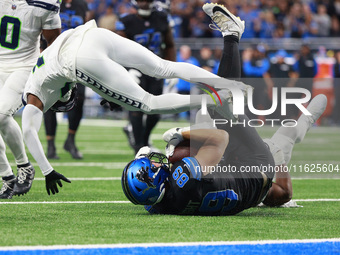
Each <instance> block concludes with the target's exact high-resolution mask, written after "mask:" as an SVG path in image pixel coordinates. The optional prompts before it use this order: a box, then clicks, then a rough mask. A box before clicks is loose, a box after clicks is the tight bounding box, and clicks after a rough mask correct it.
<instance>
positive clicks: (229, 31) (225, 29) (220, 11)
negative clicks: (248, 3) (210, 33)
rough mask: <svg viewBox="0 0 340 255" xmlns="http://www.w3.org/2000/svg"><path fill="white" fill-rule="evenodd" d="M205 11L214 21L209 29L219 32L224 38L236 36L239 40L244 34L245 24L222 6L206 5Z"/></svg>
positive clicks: (204, 6)
mask: <svg viewBox="0 0 340 255" xmlns="http://www.w3.org/2000/svg"><path fill="white" fill-rule="evenodd" d="M202 9H203V11H204V12H205V13H206V14H207V15H209V16H210V17H211V19H212V21H213V23H212V24H210V25H209V27H210V28H211V29H213V30H218V31H220V32H221V33H222V35H223V36H226V35H235V36H238V38H239V40H240V39H241V36H242V34H243V32H244V28H245V22H244V21H243V20H241V19H240V18H239V17H236V16H235V15H234V14H232V13H231V12H230V11H229V10H228V9H227V8H226V7H224V6H223V5H221V4H215V3H206V4H204V5H203V7H202Z"/></svg>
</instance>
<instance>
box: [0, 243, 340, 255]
mask: <svg viewBox="0 0 340 255" xmlns="http://www.w3.org/2000/svg"><path fill="white" fill-rule="evenodd" d="M169 245H170V246H156V245H154V246H152V247H136V245H135V244H134V247H109V248H79V249H78V248H68V249H66V248H65V249H52V248H48V249H46V250H1V247H0V255H24V254H25V255H47V254H48V255H79V254H80V255H104V254H148V255H149V254H150V255H153V254H155V255H156V254H157V255H158V254H226V253H228V254H273V253H275V255H280V254H314V255H319V254H320V255H321V254H339V252H340V242H339V241H336V242H335V241H334V242H332V241H326V242H310V243H308V242H306V243H274V244H273V243H270V244H230V245H229V244H227V245H225V244H223V245H218V244H217V245H187V246H185V245H183V246H174V245H175V244H174V245H173V246H171V244H169Z"/></svg>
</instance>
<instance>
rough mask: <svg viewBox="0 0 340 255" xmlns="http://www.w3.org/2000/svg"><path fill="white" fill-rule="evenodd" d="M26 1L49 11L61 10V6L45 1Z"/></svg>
mask: <svg viewBox="0 0 340 255" xmlns="http://www.w3.org/2000/svg"><path fill="white" fill-rule="evenodd" d="M26 2H27V4H28V5H32V6H35V7H40V8H43V9H45V10H48V11H54V12H58V11H59V7H58V6H55V5H53V4H49V3H45V2H42V1H35V0H26Z"/></svg>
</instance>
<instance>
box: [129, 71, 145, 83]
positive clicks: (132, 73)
mask: <svg viewBox="0 0 340 255" xmlns="http://www.w3.org/2000/svg"><path fill="white" fill-rule="evenodd" d="M129 74H130V76H131V77H132V79H133V80H134V81H135V82H136V83H138V84H140V79H139V78H140V77H142V73H141V72H140V71H138V70H136V69H130V70H129Z"/></svg>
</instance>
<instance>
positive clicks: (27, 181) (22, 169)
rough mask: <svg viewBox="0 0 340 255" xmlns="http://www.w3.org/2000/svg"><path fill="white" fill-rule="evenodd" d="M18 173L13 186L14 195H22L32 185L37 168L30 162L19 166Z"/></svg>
mask: <svg viewBox="0 0 340 255" xmlns="http://www.w3.org/2000/svg"><path fill="white" fill-rule="evenodd" d="M17 170H18V175H17V178H16V181H15V184H14V188H13V195H14V196H20V195H24V194H26V193H27V192H28V191H29V190H30V189H31V187H32V182H33V179H34V175H35V170H34V168H33V166H32V165H31V163H30V162H28V163H27V164H25V165H18V166H17Z"/></svg>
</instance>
